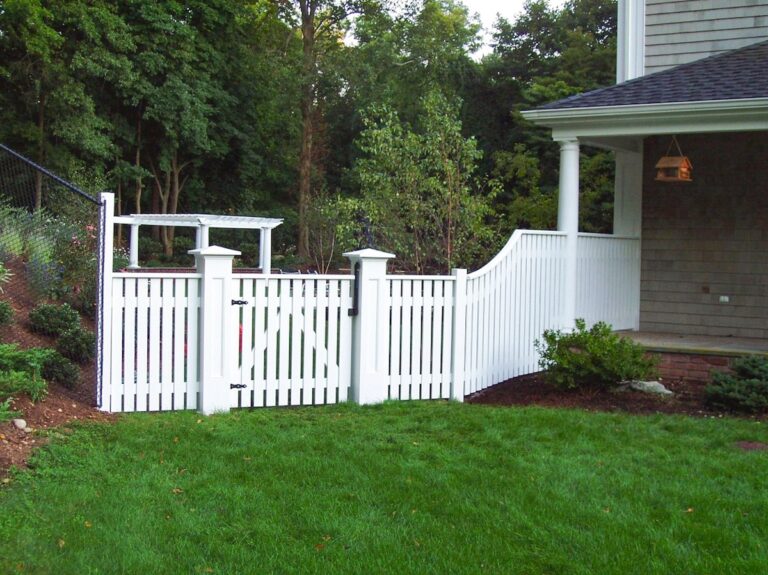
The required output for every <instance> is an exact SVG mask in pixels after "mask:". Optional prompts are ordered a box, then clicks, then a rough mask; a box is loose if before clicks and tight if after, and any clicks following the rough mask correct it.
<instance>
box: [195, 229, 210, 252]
mask: <svg viewBox="0 0 768 575" xmlns="http://www.w3.org/2000/svg"><path fill="white" fill-rule="evenodd" d="M207 247H208V226H207V225H205V224H200V225H199V226H197V231H196V232H195V248H196V249H198V250H202V249H205V248H207Z"/></svg>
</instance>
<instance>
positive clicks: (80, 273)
mask: <svg viewBox="0 0 768 575" xmlns="http://www.w3.org/2000/svg"><path fill="white" fill-rule="evenodd" d="M98 225H99V201H98V200H97V199H96V198H94V197H92V196H90V195H88V194H86V193H85V192H83V191H82V190H80V189H78V188H77V187H76V186H74V185H72V184H70V183H69V182H66V181H65V180H63V179H61V178H59V177H58V176H56V175H55V174H52V173H51V172H49V171H47V170H46V169H44V168H43V167H41V166H38V165H37V164H35V163H34V162H32V161H31V160H29V159H27V158H25V157H23V156H21V155H20V154H17V153H16V152H14V151H13V150H11V149H10V148H8V147H6V146H4V145H2V144H0V266H1V267H0V289H2V290H3V293H2V294H0V298H3V299H6V300H8V299H10V300H12V301H15V303H16V304H17V306H19V305H24V306H26V307H29V305H30V303H31V304H33V305H34V304H37V303H42V302H48V301H50V302H61V303H69V304H70V305H72V306H73V307H74V308H76V309H77V310H78V311H80V312H81V313H82V314H83V315H84V316H86V317H90V318H94V314H95V312H96V303H97V279H98V272H97V268H98Z"/></svg>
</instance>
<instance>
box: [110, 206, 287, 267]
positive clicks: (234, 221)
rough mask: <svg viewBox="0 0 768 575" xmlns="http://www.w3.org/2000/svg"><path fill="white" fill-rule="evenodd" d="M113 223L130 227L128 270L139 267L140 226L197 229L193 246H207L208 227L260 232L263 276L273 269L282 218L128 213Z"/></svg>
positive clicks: (260, 265)
mask: <svg viewBox="0 0 768 575" xmlns="http://www.w3.org/2000/svg"><path fill="white" fill-rule="evenodd" d="M114 221H115V223H116V224H126V225H129V226H131V245H130V254H129V265H128V267H129V268H133V269H135V268H138V267H139V227H140V226H170V227H187V228H197V234H196V236H195V247H196V248H197V249H201V248H207V247H208V230H209V229H210V228H230V229H240V230H260V232H261V236H260V238H259V267H260V268H261V269H262V270H264V272H265V273H268V272H269V269H270V267H271V266H272V230H273V229H274V228H276V227H277V226H279V225H280V224H282V223H283V219H282V218H260V217H251V216H227V215H218V214H131V215H130V216H118V217H116V218H115V220H114Z"/></svg>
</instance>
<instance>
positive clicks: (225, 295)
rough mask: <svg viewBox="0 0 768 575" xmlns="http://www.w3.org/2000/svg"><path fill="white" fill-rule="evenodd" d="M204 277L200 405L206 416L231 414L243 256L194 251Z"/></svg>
mask: <svg viewBox="0 0 768 575" xmlns="http://www.w3.org/2000/svg"><path fill="white" fill-rule="evenodd" d="M189 253H190V254H193V255H194V256H195V266H196V267H197V271H198V273H200V274H202V276H203V288H202V293H201V295H200V334H199V337H200V346H199V349H200V355H199V362H200V367H199V373H200V402H199V404H198V409H199V411H200V412H201V413H203V414H204V415H211V414H212V413H216V412H218V411H229V408H230V407H231V405H232V396H233V393H234V392H232V391H231V390H230V387H229V384H230V383H232V381H233V380H232V376H231V374H232V370H233V368H234V362H235V359H236V358H237V338H236V337H235V336H236V333H235V328H234V321H233V318H234V315H233V314H232V309H233V308H232V293H233V292H232V259H233V258H234V257H235V256H239V255H240V252H238V251H235V250H228V249H226V248H222V247H219V246H210V247H207V248H202V249H197V250H190V251H189Z"/></svg>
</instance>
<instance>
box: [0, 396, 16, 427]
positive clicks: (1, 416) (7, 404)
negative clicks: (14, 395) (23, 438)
mask: <svg viewBox="0 0 768 575" xmlns="http://www.w3.org/2000/svg"><path fill="white" fill-rule="evenodd" d="M19 416H21V413H19V412H18V411H12V410H11V398H10V397H9V398H7V399H6V400H5V401H0V423H2V422H3V421H10V420H11V419H14V418H16V417H19Z"/></svg>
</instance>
